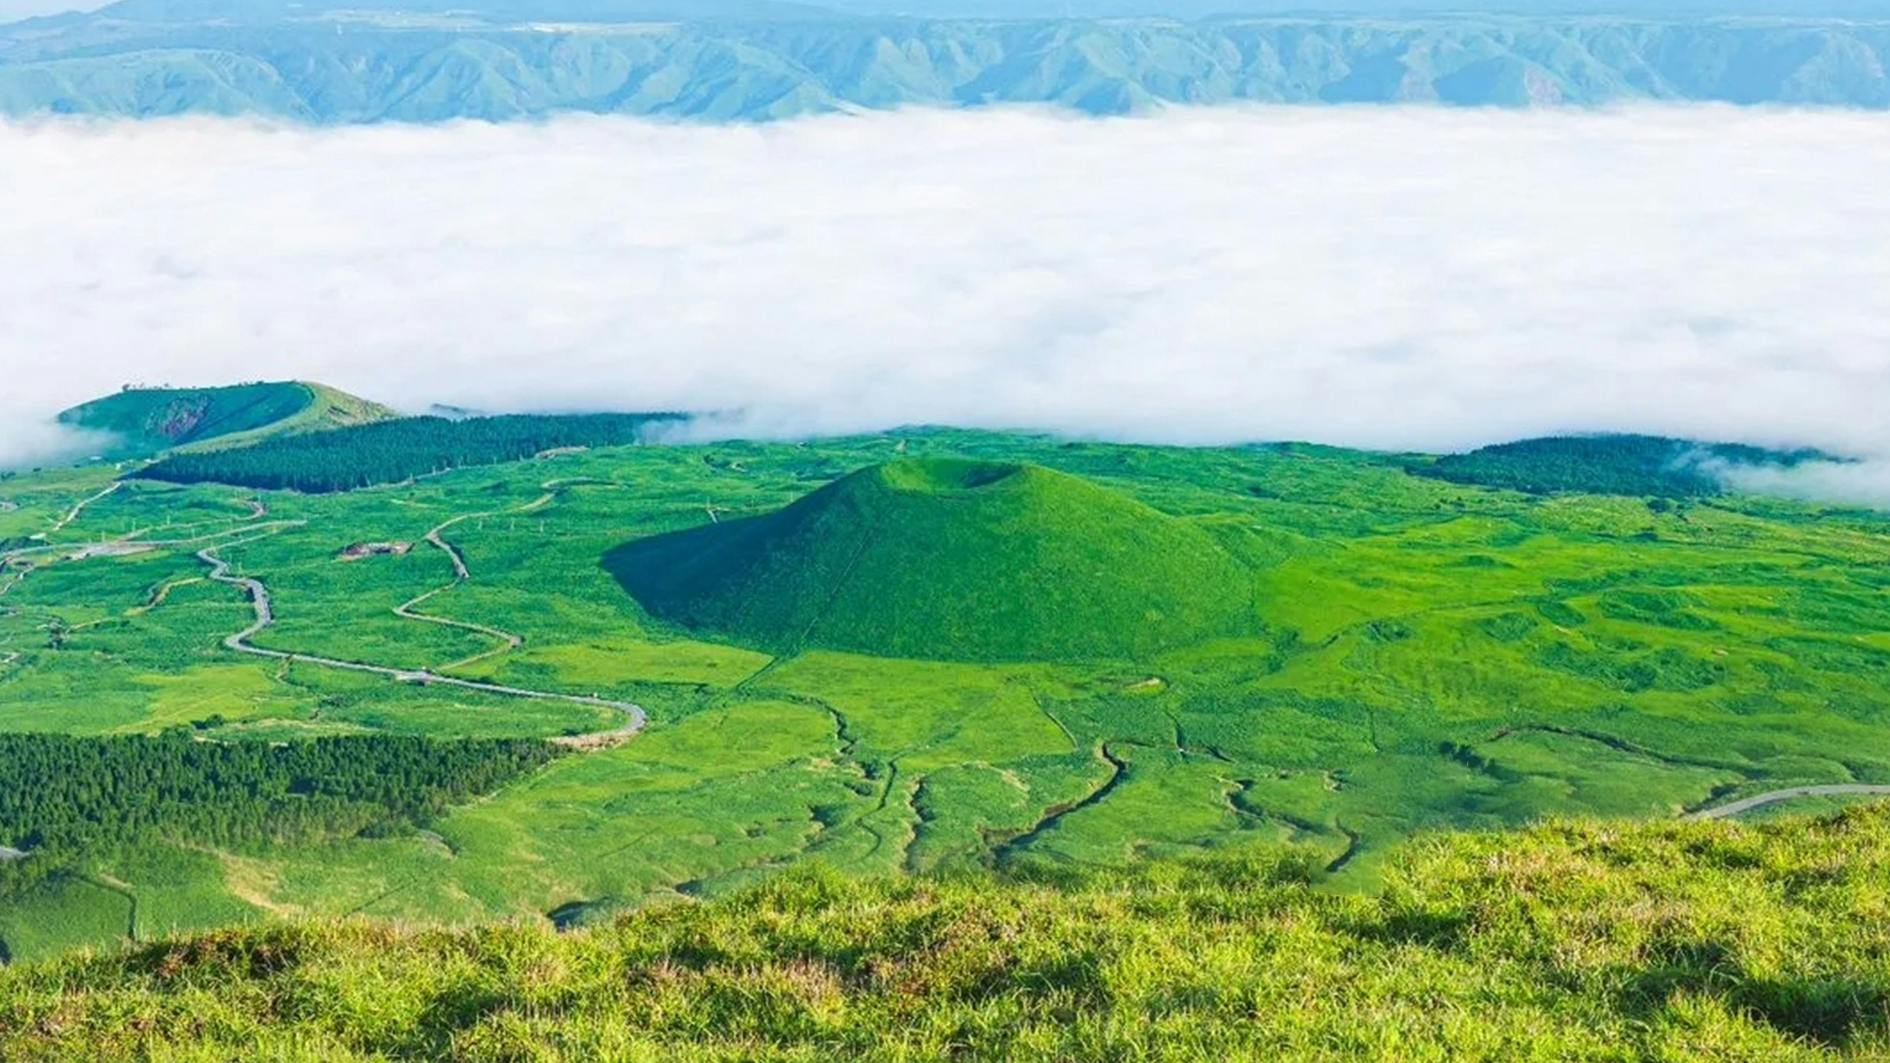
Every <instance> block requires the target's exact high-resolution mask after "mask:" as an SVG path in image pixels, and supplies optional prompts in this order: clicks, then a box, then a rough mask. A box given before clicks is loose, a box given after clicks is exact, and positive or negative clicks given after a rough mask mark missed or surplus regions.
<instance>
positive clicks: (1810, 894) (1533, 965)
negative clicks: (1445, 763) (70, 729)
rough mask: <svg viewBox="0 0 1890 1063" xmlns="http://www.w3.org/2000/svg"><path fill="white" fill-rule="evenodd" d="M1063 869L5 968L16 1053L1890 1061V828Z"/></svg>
mask: <svg viewBox="0 0 1890 1063" xmlns="http://www.w3.org/2000/svg"><path fill="white" fill-rule="evenodd" d="M1313 877H1314V876H1313V873H1312V872H1311V871H1310V869H1309V867H1308V865H1307V864H1306V863H1305V862H1303V861H1302V860H1300V859H1298V858H1297V857H1296V856H1294V855H1292V852H1291V850H1280V849H1266V850H1258V849H1255V850H1247V851H1244V852H1243V851H1237V850H1228V851H1224V852H1222V853H1220V854H1217V855H1209V856H1202V857H1196V858H1192V859H1189V860H1186V861H1180V862H1174V861H1170V862H1151V863H1148V864H1144V865H1140V866H1139V867H1137V868H1135V869H1133V870H1127V871H1115V872H1107V873H1098V874H1096V875H1094V876H1084V877H1077V878H1067V877H1066V878H1059V879H1054V880H1053V879H1037V880H1031V879H1027V878H1013V879H1009V880H1001V879H993V878H989V877H977V876H972V877H960V878H951V879H939V878H924V877H905V878H884V879H875V880H866V881H861V880H856V879H848V878H845V877H842V876H839V875H835V874H833V873H830V872H826V871H822V870H818V869H806V868H803V869H801V870H797V871H793V872H790V873H788V874H785V875H782V876H780V877H777V878H775V879H773V880H771V881H769V882H768V883H766V884H764V885H761V886H758V887H755V888H752V889H750V890H747V891H744V892H741V893H737V894H734V895H732V896H729V897H726V898H723V899H720V900H717V901H713V902H708V903H704V904H682V905H672V906H668V907H661V908H655V909H649V910H646V911H644V912H642V913H640V914H636V915H632V916H628V917H625V918H623V919H621V920H619V921H618V922H616V923H614V924H612V925H609V926H604V927H599V928H596V929H592V930H589V931H583V932H578V933H573V934H568V935H563V936H560V935H557V934H554V933H552V932H549V931H546V930H542V929H537V928H524V927H516V926H513V927H490V928H486V929H480V930H473V931H426V932H410V931H402V930H397V929H390V928H387V927H386V926H384V925H381V926H376V925H368V924H359V923H347V924H333V923H326V924H323V923H311V924H302V925H286V926H284V925H278V926H269V927H262V928H250V929H243V930H230V931H222V932H218V933H213V934H208V935H203V936H198V937H191V938H184V939H179V940H176V941H171V942H162V943H158V944H153V945H147V946H144V947H141V948H138V949H136V950H134V951H131V952H128V953H124V954H119V955H108V956H102V957H100V956H80V957H75V958H69V959H66V960H62V961H57V962H53V963H48V964H42V965H35V966H26V967H16V968H12V969H8V970H6V971H4V972H0V1057H3V1058H6V1059H34V1058H114V1059H120V1058H153V1059H228V1058H247V1059H265V1058H266V1059H323V1060H333V1059H381V1058H394V1059H403V1058H454V1059H469V1060H487V1059H490V1060H510V1059H651V1060H655V1059H663V1060H671V1059H826V1058H900V1059H942V1058H954V1059H960V1058H976V1059H1033V1058H1034V1059H1073V1058H1081V1059H1140V1058H1160V1059H1237V1058H1344V1059H1358V1058H1366V1059H1442V1058H1450V1059H1504V1060H1513V1059H1555V1060H1567V1059H1753V1060H1759V1059H1764V1060H1789V1059H1883V1058H1886V1056H1890V919H1886V916H1887V915H1890V807H1887V806H1874V807H1865V808H1854V809H1851V810H1848V811H1845V812H1841V813H1839V814H1837V815H1835V816H1831V817H1828V818H1824V819H1816V820H1812V819H1787V820H1779V821H1775V822H1771V823H1767V824H1765V825H1762V826H1738V825H1730V824H1699V823H1663V824H1640V825H1632V824H1625V823H1615V822H1601V821H1565V822H1559V823H1551V824H1547V825H1543V826H1538V827H1535V828H1531V829H1529V830H1527V831H1523V832H1517V833H1508V834H1505V833H1484V834H1462V835H1439V836H1432V837H1429V838H1427V839H1423V840H1420V841H1418V842H1415V843H1412V844H1411V845H1410V846H1409V847H1408V848H1407V849H1406V850H1405V851H1404V852H1403V853H1402V855H1401V857H1400V858H1399V860H1398V861H1397V862H1396V863H1395V865H1394V866H1393V867H1392V868H1391V869H1390V870H1389V871H1388V874H1387V878H1386V882H1387V886H1386V888H1385V890H1384V891H1383V892H1382V893H1379V894H1376V895H1371V896H1366V895H1358V894H1343V893H1335V892H1331V891H1325V890H1320V889H1317V888H1314V887H1312V886H1311V885H1309V883H1310V881H1311V880H1312V878H1313Z"/></svg>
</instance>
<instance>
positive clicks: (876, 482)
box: [605, 460, 1254, 660]
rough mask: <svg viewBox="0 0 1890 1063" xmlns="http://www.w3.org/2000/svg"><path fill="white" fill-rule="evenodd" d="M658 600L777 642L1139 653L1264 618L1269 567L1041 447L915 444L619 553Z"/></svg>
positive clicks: (973, 655)
mask: <svg viewBox="0 0 1890 1063" xmlns="http://www.w3.org/2000/svg"><path fill="white" fill-rule="evenodd" d="M605 567H606V568H608V569H609V570H610V571H611V573H612V574H613V575H615V576H616V578H617V579H618V581H619V582H620V583H621V584H622V585H623V586H624V588H625V589H626V590H628V591H629V592H630V594H631V595H633V596H634V597H635V598H636V599H637V601H638V602H640V603H641V604H642V605H643V606H644V608H645V609H647V610H648V611H649V612H650V613H652V614H654V615H655V616H657V617H660V618H663V619H666V620H669V621H672V622H674V623H677V624H680V625H682V626H684V627H687V628H691V629H694V630H696V631H700V632H705V633H710V634H715V635H719V636H721V637H724V638H727V639H730V640H733V641H736V642H743V643H748V644H751V645H755V646H759V647H762V648H765V649H768V650H771V651H774V652H777V653H780V652H792V651H795V650H799V649H803V648H809V647H822V648H828V649H839V650H851V651H856V652H861V653H870V654H876V655H881V656H889V657H920V658H934V659H946V660H1072V659H1076V660H1088V659H1105V658H1136V657H1141V656H1146V655H1148V654H1151V653H1155V652H1159V651H1161V650H1165V649H1169V648H1172V647H1176V646H1184V645H1189V644H1192V643H1197V642H1201V641H1204V640H1206V639H1210V638H1214V637H1217V636H1223V635H1230V634H1238V633H1241V632H1244V631H1246V630H1248V629H1249V628H1251V627H1252V625H1253V616H1254V614H1253V604H1254V603H1253V589H1252V588H1253V581H1252V579H1251V578H1250V576H1249V573H1248V572H1247V571H1246V570H1245V569H1244V568H1243V567H1242V566H1241V565H1240V563H1239V562H1237V561H1236V560H1235V559H1234V558H1233V557H1232V556H1230V555H1229V554H1227V553H1226V552H1225V551H1223V550H1222V549H1221V548H1220V546H1219V545H1218V544H1217V543H1215V541H1214V540H1213V538H1212V537H1211V536H1209V535H1208V534H1207V533H1206V532H1205V531H1203V530H1202V529H1201V528H1199V527H1197V526H1196V525H1194V524H1193V523H1191V522H1189V521H1186V520H1183V519H1180V518H1176V517H1171V516H1168V515H1166V514H1164V513H1161V512H1159V511H1157V510H1155V509H1152V508H1150V507H1149V506H1146V505H1144V504H1142V503H1141V502H1138V501H1136V500H1134V499H1132V498H1128V497H1126V496H1124V495H1121V494H1118V493H1117V492H1115V491H1111V490H1109V489H1107V488H1104V487H1101V486H1098V485H1096V484H1093V483H1090V482H1089V481H1086V480H1082V479H1078V478H1076V477H1074V476H1068V475H1065V474H1063V473H1058V472H1053V471H1051V470H1049V469H1044V468H1039V467H1036V466H1029V465H1010V464H996V463H990V462H974V461H953V460H920V461H900V462H894V463H891V464H886V465H879V466H875V467H872V468H868V469H863V470H861V471H859V472H856V473H853V474H851V475H849V476H846V477H843V478H842V479H840V480H836V481H835V482H833V483H831V484H828V485H827V486H825V487H822V488H820V489H819V490H817V491H814V492H813V493H811V494H809V495H807V496H806V497H804V498H802V499H800V500H798V501H796V502H794V503H793V504H791V505H789V506H787V507H785V508H783V509H780V510H778V511H776V512H774V513H770V514H767V515H766V516H761V517H754V518H750V519H746V520H739V521H727V522H723V523H721V524H709V525H705V526H703V527H699V528H693V529H690V530H688V531H682V532H675V533H671V534H667V535H659V536H655V537H652V538H648V539H641V540H638V541H636V542H632V543H628V544H626V545H624V546H621V547H618V548H617V549H616V550H613V551H612V552H611V553H610V554H609V556H608V557H607V558H606V559H605Z"/></svg>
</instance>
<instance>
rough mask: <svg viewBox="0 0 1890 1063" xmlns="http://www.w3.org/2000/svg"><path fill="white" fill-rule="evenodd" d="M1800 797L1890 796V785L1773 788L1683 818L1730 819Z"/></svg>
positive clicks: (1691, 813) (1860, 784) (1688, 814)
mask: <svg viewBox="0 0 1890 1063" xmlns="http://www.w3.org/2000/svg"><path fill="white" fill-rule="evenodd" d="M1800 797H1890V786H1871V785H1866V784H1864V783H1837V784H1833V785H1829V786H1792V787H1788V788H1786V789H1783V790H1770V791H1767V792H1766V793H1762V794H1754V795H1752V796H1751V797H1743V798H1740V799H1739V800H1737V801H1731V802H1728V803H1726V804H1723V805H1715V806H1714V807H1712V808H1703V809H1700V810H1699V811H1697V812H1689V813H1687V814H1686V815H1685V816H1683V817H1682V818H1683V819H1726V818H1728V817H1730V816H1737V815H1739V814H1740V813H1743V812H1750V811H1752V810H1753V809H1755V808H1764V807H1765V806H1767V805H1775V804H1778V803H1779V802H1780V801H1792V800H1795V799H1797V798H1800Z"/></svg>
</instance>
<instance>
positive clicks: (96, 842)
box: [0, 728, 560, 896]
mask: <svg viewBox="0 0 1890 1063" xmlns="http://www.w3.org/2000/svg"><path fill="white" fill-rule="evenodd" d="M559 752H560V751H559V749H558V748H557V747H556V746H553V745H551V744H550V743H547V742H542V741H536V740H529V739H452V740H439V739H431V738H417V737H409V736H401V735H359V736H343V737H324V738H315V739H309V740H304V741H297V742H291V743H287V744H271V743H265V742H206V741H199V740H197V739H195V738H193V737H192V736H191V733H190V731H189V729H188V728H178V729H174V730H172V731H167V732H164V733H163V734H160V735H157V736H140V735H124V736H108V737H73V736H67V735H50V734H0V846H5V847H7V848H9V849H12V850H15V851H17V852H24V853H25V854H27V855H26V856H24V857H13V858H6V859H0V896H4V895H5V894H6V893H7V892H10V891H13V890H17V889H19V888H21V887H23V886H26V885H29V884H31V883H32V882H35V881H38V880H40V879H42V878H44V877H46V876H47V875H50V874H53V873H55V872H58V871H61V870H66V869H69V868H71V867H73V866H75V865H77V864H79V863H81V862H82V861H83V860H85V859H87V858H88V857H92V856H96V855H101V854H104V853H108V852H110V851H111V850H113V849H115V848H117V847H120V846H124V845H127V844H132V843H138V842H148V841H164V840H175V841H191V842H197V843H202V844H210V845H230V844H239V843H243V842H251V841H262V840H281V841H306V840H314V839H320V838H334V837H351V836H354V835H357V834H361V833H364V832H366V833H376V832H381V831H386V830H391V829H394V828H396V827H399V826H401V825H403V824H417V823H423V822H425V821H426V820H428V819H429V818H431V817H433V816H436V815H438V814H440V813H441V812H443V811H444V810H445V809H446V808H447V807H448V806H449V805H453V804H456V803H461V802H464V801H466V800H468V799H470V798H472V797H475V796H478V795H480V794H485V793H490V792H492V791H493V790H496V789H498V788H499V787H500V786H501V785H503V784H504V783H505V782H507V781H508V780H511V779H513V778H516V777H518V776H519V775H522V774H524V773H526V772H529V771H532V770H534V769H536V768H538V767H539V766H540V765H543V764H545V763H546V762H547V761H549V760H551V759H552V758H553V757H555V756H557V755H558V754H559ZM0 855H6V854H0Z"/></svg>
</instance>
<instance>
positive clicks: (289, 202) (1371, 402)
mask: <svg viewBox="0 0 1890 1063" xmlns="http://www.w3.org/2000/svg"><path fill="white" fill-rule="evenodd" d="M0 159H3V160H5V162H4V165H0V425H12V426H14V427H13V428H0V440H8V439H11V444H10V446H11V448H12V449H14V450H15V451H17V450H18V449H19V448H20V446H21V440H20V439H19V438H18V437H19V435H20V433H19V432H18V430H17V429H18V426H20V425H23V424H25V423H27V422H29V421H33V420H37V419H39V418H42V417H43V416H44V415H45V414H47V413H50V412H51V411H53V410H56V409H57V408H59V407H61V406H63V405H66V404H69V403H72V402H76V401H79V400H82V399H85V398H88V397H91V396H93V395H96V394H100V393H104V392H108V391H111V390H113V389H115V388H116V387H118V385H119V384H121V383H123V382H126V381H141V382H150V383H158V382H170V383H175V384H186V383H190V384H201V383H216V382H229V381H234V380H246V379H258V378H280V377H289V376H294V377H304V378H313V379H320V380H323V381H327V382H329V383H333V384H335V385H338V386H340V387H343V388H346V389H348V390H352V391H356V392H359V393H361V394H364V395H367V396H369V397H373V398H378V399H382V400H386V401H390V402H393V403H396V404H401V405H405V406H408V407H424V406H425V405H427V404H428V403H432V402H445V403H456V404H461V405H467V406H474V407H479V408H484V409H507V410H512V409H586V408H611V409H648V408H682V409H719V410H727V409H739V410H742V411H745V413H746V415H747V417H748V420H747V421H746V422H745V426H746V428H747V429H748V430H751V431H757V432H776V433H799V432H828V431H844V430H855V429H870V428H876V427H885V426H890V425H894V424H901V423H913V422H934V423H937V422H950V423H958V424H967V425H983V426H1006V427H1009V426H1018V427H1039V428H1047V429H1055V430H1063V431H1069V432H1076V433H1083V434H1091V435H1100V436H1107V437H1114V438H1127V439H1140V440H1159V441H1178V442H1215V441H1229V440H1248V439H1286V438H1293V439H1311V440H1318V441H1323V442H1332V443H1342V444H1354V445H1365V446H1377V447H1400V448H1403V447H1411V448H1460V447H1467V446H1471V445H1476V444H1480V443H1485V442H1490V441H1495V440H1502V439H1509V438H1515V437H1519V436H1526V435H1531V434H1540V433H1544V432H1552V431H1566V430H1634V431H1647V432H1660V433H1669V434H1676V435H1686V436H1693V437H1700V438H1710V439H1735V440H1742V441H1750V442H1756V443H1767V444H1810V445H1816V446H1822V447H1825V448H1829V449H1832V450H1837V451H1843V452H1851V453H1865V454H1890V418H1887V417H1885V416H1884V413H1883V411H1884V410H1886V409H1890V196H1886V195H1885V194H1884V191H1883V184H1884V179H1885V178H1884V175H1885V174H1886V173H1890V116H1886V115H1878V114H1863V113H1838V112H1783V111H1766V110H1735V109H1730V108H1718V107H1665V108H1635V109H1629V110H1623V111H1614V112H1600V113H1595V112H1573V111H1553V112H1548V111H1538V112H1488V111H1446V110H1431V109H1387V108H1374V109H1345V108H1327V109H1287V108H1258V109H1244V110H1243V109H1213V110H1176V111H1171V112H1167V113H1164V114H1157V115H1154V116H1149V117H1140V118H1129V119H1111V120H1095V119H1078V118H1071V117H1066V116H1062V115H1057V114H1052V113H1047V112H1037V111H1021V110H985V111H975V112H950V113H943V112H902V113H892V114H872V115H866V116H836V117H823V118H813V119H805V120H799V121H794V122H787V123H781V124H776V125H768V126H760V127H755V126H696V125H688V126H685V125H664V124H655V123H649V122H641V121H633V120H624V119H614V118H570V119H560V120H558V121H554V122H549V123H545V124H515V125H505V126H488V125H472V124H462V125H449V126H440V127H373V128H352V129H340V130H307V129H287V128H266V127H261V126H257V125H254V124H248V123H238V122H225V121H214V120H188V121H161V122H148V123H137V124H84V123H68V122H50V123H43V124H28V125H14V126H0ZM8 447H9V444H8V443H6V442H0V453H4V452H5V450H6V449H8Z"/></svg>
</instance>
